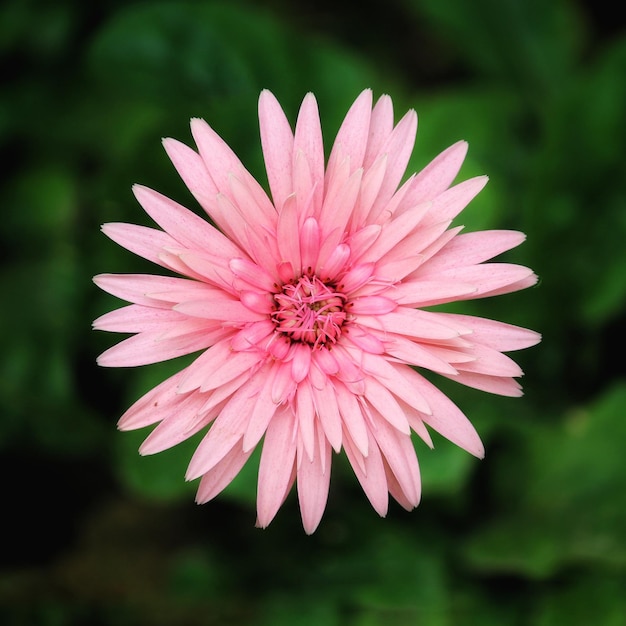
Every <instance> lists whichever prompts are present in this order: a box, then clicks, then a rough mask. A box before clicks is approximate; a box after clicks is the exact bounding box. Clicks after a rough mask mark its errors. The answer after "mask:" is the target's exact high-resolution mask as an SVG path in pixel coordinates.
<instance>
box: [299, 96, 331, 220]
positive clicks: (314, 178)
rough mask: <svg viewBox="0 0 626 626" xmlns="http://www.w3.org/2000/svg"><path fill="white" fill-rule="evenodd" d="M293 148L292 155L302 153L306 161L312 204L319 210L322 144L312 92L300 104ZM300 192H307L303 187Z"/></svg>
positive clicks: (322, 160)
mask: <svg viewBox="0 0 626 626" xmlns="http://www.w3.org/2000/svg"><path fill="white" fill-rule="evenodd" d="M293 150H294V155H297V154H302V155H303V156H304V158H305V159H306V162H307V163H308V166H309V167H308V169H309V172H310V173H311V185H312V186H313V187H314V188H315V190H314V194H315V199H314V201H313V204H314V207H315V209H316V211H319V210H320V208H321V206H322V194H323V191H324V144H323V141H322V128H321V125H320V116H319V111H318V108H317V101H316V100H315V96H314V95H313V94H312V93H308V94H307V95H306V96H305V97H304V100H303V101H302V105H301V106H300V111H299V113H298V120H297V122H296V130H295V134H294V147H293ZM294 169H295V167H294ZM309 191H312V189H311V190H309ZM302 193H307V190H306V189H303V190H302Z"/></svg>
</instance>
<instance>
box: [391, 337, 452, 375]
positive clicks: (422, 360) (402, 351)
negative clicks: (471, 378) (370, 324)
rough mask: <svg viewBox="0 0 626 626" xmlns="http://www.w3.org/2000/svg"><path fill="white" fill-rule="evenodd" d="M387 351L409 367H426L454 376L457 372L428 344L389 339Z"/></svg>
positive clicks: (394, 338)
mask: <svg viewBox="0 0 626 626" xmlns="http://www.w3.org/2000/svg"><path fill="white" fill-rule="evenodd" d="M385 349H386V352H387V354H389V355H390V356H393V357H395V358H396V359H399V360H400V361H404V362H405V363H408V364H409V365H415V366H417V367H425V368H427V369H429V370H431V371H433V372H439V373H440V374H448V375H451V376H454V375H455V374H456V373H457V372H456V370H455V369H454V368H453V367H452V366H451V365H450V364H449V363H448V362H447V361H445V360H443V359H442V358H440V357H439V356H437V355H436V353H434V352H433V351H432V350H431V346H429V345H428V344H420V343H418V342H416V341H411V340H410V339H405V338H404V337H400V336H395V337H393V338H388V340H387V342H386V345H385Z"/></svg>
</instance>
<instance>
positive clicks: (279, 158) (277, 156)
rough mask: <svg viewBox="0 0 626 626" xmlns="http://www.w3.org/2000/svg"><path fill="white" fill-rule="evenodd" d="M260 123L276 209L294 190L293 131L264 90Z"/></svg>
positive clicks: (277, 105) (264, 155) (268, 93)
mask: <svg viewBox="0 0 626 626" xmlns="http://www.w3.org/2000/svg"><path fill="white" fill-rule="evenodd" d="M259 125H260V129H261V145H262V147H263V157H264V158H265V169H266V170H267V178H268V181H269V185H270V190H271V192H272V198H273V200H274V206H276V207H277V208H278V209H279V210H280V208H281V207H282V206H283V204H284V202H285V200H286V199H287V196H289V195H291V193H293V182H292V169H291V168H292V158H293V157H292V154H293V141H294V137H293V133H292V131H291V127H290V125H289V122H288V121H287V118H286V117H285V114H284V112H283V110H282V108H281V107H280V104H279V103H278V100H276V98H275V97H274V95H273V94H272V93H271V92H269V91H267V90H263V91H262V92H261V96H260V97H259Z"/></svg>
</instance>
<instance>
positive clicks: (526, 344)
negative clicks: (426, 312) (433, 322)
mask: <svg viewBox="0 0 626 626" xmlns="http://www.w3.org/2000/svg"><path fill="white" fill-rule="evenodd" d="M441 315H442V316H443V317H445V318H448V319H449V320H450V321H455V322H460V323H461V324H463V325H464V326H467V327H468V328H471V330H472V341H475V342H476V343H480V344H482V345H485V346H489V347H490V348H493V349H494V350H500V352H509V351H512V350H522V349H524V348H530V347H531V346H534V345H536V344H537V343H539V342H540V341H541V335H540V334H539V333H536V332H535V331H534V330H528V329H526V328H520V327H519V326H513V325H512V324H505V323H504V322H497V321H494V320H489V319H485V318H483V317H473V316H471V315H459V314H455V313H442V314H441Z"/></svg>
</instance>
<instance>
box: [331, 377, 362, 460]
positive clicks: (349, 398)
mask: <svg viewBox="0 0 626 626" xmlns="http://www.w3.org/2000/svg"><path fill="white" fill-rule="evenodd" d="M335 392H336V395H337V406H338V407H339V413H340V414H341V418H342V420H343V425H344V427H345V429H346V430H347V432H348V433H350V438H351V439H352V441H353V442H354V445H355V446H356V448H357V450H358V451H359V452H360V453H361V454H362V455H363V456H367V454H368V450H369V448H368V435H367V427H366V426H365V418H364V417H363V412H362V410H361V406H360V405H359V403H358V402H357V400H356V396H354V394H353V393H351V392H350V391H348V389H346V387H345V386H344V385H342V384H341V383H337V384H336V385H335Z"/></svg>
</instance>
